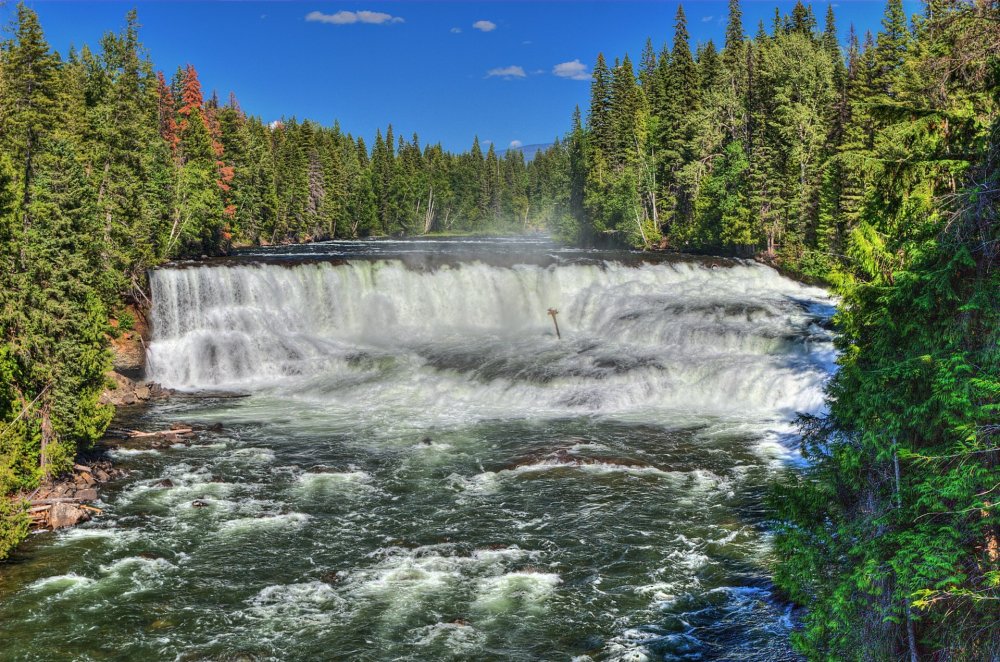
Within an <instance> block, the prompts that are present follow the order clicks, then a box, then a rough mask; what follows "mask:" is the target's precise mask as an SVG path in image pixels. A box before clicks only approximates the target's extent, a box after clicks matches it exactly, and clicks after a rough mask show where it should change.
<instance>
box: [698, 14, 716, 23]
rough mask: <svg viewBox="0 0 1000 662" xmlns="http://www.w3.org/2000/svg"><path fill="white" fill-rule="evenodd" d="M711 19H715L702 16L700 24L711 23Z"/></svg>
mask: <svg viewBox="0 0 1000 662" xmlns="http://www.w3.org/2000/svg"><path fill="white" fill-rule="evenodd" d="M713 18H715V17H714V16H702V17H701V22H702V23H708V22H709V21H711V20H712V19H713Z"/></svg>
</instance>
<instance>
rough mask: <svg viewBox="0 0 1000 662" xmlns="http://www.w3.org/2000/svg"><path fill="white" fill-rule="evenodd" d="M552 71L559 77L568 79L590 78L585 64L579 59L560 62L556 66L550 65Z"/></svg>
mask: <svg viewBox="0 0 1000 662" xmlns="http://www.w3.org/2000/svg"><path fill="white" fill-rule="evenodd" d="M552 73H553V74H555V75H556V76H559V77H560V78H569V79H570V80H590V73H589V72H588V71H587V65H585V64H584V63H583V62H580V60H571V61H570V62H560V63H559V64H557V65H556V66H554V67H552Z"/></svg>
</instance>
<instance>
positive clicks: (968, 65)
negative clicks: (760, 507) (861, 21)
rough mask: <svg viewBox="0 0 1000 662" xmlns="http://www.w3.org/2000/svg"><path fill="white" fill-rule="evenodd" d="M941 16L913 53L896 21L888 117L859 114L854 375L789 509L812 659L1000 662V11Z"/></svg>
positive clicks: (881, 99) (890, 15)
mask: <svg viewBox="0 0 1000 662" xmlns="http://www.w3.org/2000/svg"><path fill="white" fill-rule="evenodd" d="M938 10H939V11H936V12H935V13H934V14H933V15H932V17H931V18H929V19H927V22H926V23H923V24H921V25H920V26H919V29H918V31H917V35H916V41H912V40H911V36H910V35H909V33H908V32H907V31H906V30H905V20H903V19H901V5H900V3H898V2H896V1H895V0H893V1H891V2H890V3H889V6H888V8H887V12H886V20H885V22H884V25H885V32H884V33H882V34H880V35H879V42H878V43H879V47H878V49H881V50H880V51H879V52H877V53H876V54H877V55H878V57H876V58H873V60H872V62H873V63H875V65H876V68H875V70H874V71H875V73H876V74H877V76H876V77H874V78H873V80H875V81H876V82H877V87H876V88H873V90H872V92H871V93H872V95H873V98H874V99H875V101H877V102H878V104H880V105H879V106H878V107H877V108H876V107H873V106H872V105H868V106H867V107H862V106H861V104H860V103H859V104H857V105H856V106H855V109H856V111H857V113H858V114H864V116H865V127H864V130H863V131H858V132H857V133H856V135H858V136H863V135H864V132H865V131H868V130H871V132H872V133H871V134H870V136H869V138H868V139H867V140H865V141H863V144H864V143H865V142H866V143H867V144H868V145H869V147H868V150H867V151H868V158H867V163H866V165H865V168H866V170H867V172H866V173H865V177H866V178H867V179H868V180H869V181H870V184H869V185H868V186H867V187H866V190H865V193H864V196H863V198H862V200H861V203H860V205H859V206H858V209H857V216H856V220H855V221H852V222H850V223H848V227H849V237H848V239H847V244H846V251H847V255H848V258H849V262H848V265H849V266H850V269H851V271H850V272H849V273H843V272H842V273H843V277H842V279H841V281H840V283H841V287H840V289H841V292H842V294H843V297H844V301H843V304H842V306H841V310H840V313H839V315H838V321H839V325H840V329H841V336H840V338H839V340H838V343H839V347H840V350H841V355H840V359H839V363H840V371H839V372H838V373H837V375H836V376H835V378H834V379H833V380H832V381H831V383H830V385H829V407H830V411H829V415H828V416H826V417H825V418H823V419H806V420H804V421H803V426H802V427H803V433H804V436H803V453H804V455H805V456H806V457H807V458H808V459H809V460H810V465H809V468H808V469H807V470H806V472H805V475H804V476H799V477H792V478H789V479H788V480H789V483H787V484H784V485H781V486H779V487H777V488H776V489H775V493H774V495H773V496H774V498H773V504H774V507H775V509H776V512H777V513H778V522H777V527H778V530H777V535H776V538H775V546H776V549H777V552H778V558H779V559H780V563H779V564H777V565H776V566H775V580H776V582H777V583H778V585H779V586H781V587H782V588H783V589H784V590H785V591H786V592H787V593H788V595H789V596H790V597H791V598H792V599H793V600H795V601H797V602H800V603H803V604H807V605H808V606H809V611H808V613H807V615H806V617H805V623H804V627H803V628H802V630H801V631H799V632H798V633H796V644H797V646H798V647H799V649H800V650H801V651H802V652H803V653H805V654H806V655H807V656H808V657H809V658H811V659H954V660H987V659H995V658H996V657H997V656H998V655H1000V639H998V636H997V630H996V623H997V618H998V614H1000V607H998V604H1000V583H998V581H997V580H998V577H1000V510H998V508H997V497H998V496H1000V495H998V494H997V486H998V485H1000V451H998V447H1000V444H998V440H1000V436H998V428H997V425H996V421H997V414H998V412H1000V271H998V270H997V246H998V245H1000V222H998V221H1000V219H998V210H1000V195H998V193H997V191H998V190H1000V175H998V172H1000V169H998V167H997V166H998V164H1000V120H998V119H997V109H998V105H1000V87H998V86H997V79H996V78H991V77H989V76H987V75H985V73H986V72H985V71H984V70H985V69H986V62H984V61H983V59H982V57H981V54H982V53H985V52H988V51H989V50H990V49H989V48H988V47H986V45H987V44H990V43H997V39H998V38H1000V30H998V29H997V28H996V27H994V26H996V21H997V18H998V17H997V15H996V12H995V9H994V10H990V9H989V8H985V9H983V8H977V7H971V6H958V7H952V8H951V9H949V10H944V9H942V8H940V7H938ZM983 11H987V12H990V11H991V12H992V13H986V14H983V13H982V12H983ZM932 53H933V55H932ZM901 69H902V70H906V69H909V70H911V71H917V70H919V71H922V72H923V74H922V75H923V76H924V80H923V81H922V82H921V81H919V80H918V79H916V78H909V79H907V80H905V81H904V80H903V77H902V76H901ZM932 72H933V73H932ZM931 89H935V90H937V92H938V94H937V96H934V95H930V94H928V91H929V90H931ZM942 91H944V92H945V93H944V94H941V93H940V92H942ZM988 93H992V94H993V99H992V100H990V99H989V98H988V96H987V94H988ZM970 97H971V98H977V99H978V100H979V102H978V104H977V106H976V110H975V112H972V113H970V112H968V110H969V107H968V106H965V104H964V102H962V99H965V98H970ZM890 101H891V103H890ZM956 103H957V107H956ZM904 109H905V112H902V111H903V110H904ZM945 117H947V118H948V119H947V120H945V119H944V118H945ZM990 123H992V128H991V127H990ZM852 149H855V150H857V149H858V147H857V145H855V147H853V148H852ZM959 155H961V158H959V157H958V156H959ZM959 182H960V183H962V185H964V190H956V189H957V188H958V186H957V184H958V183H959ZM852 185H853V184H852ZM807 255H808V253H807ZM800 264H801V265H804V264H806V263H805V261H803V262H802V263H800Z"/></svg>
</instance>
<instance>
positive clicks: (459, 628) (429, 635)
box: [410, 623, 486, 655]
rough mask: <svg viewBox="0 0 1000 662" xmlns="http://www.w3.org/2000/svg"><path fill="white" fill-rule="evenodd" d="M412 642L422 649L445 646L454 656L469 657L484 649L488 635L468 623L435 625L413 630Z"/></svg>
mask: <svg viewBox="0 0 1000 662" xmlns="http://www.w3.org/2000/svg"><path fill="white" fill-rule="evenodd" d="M410 642H411V645H413V646H418V647H421V648H427V647H431V646H434V647H439V646H444V647H445V648H446V649H447V650H448V652H449V653H450V654H452V655H460V654H467V655H468V654H472V653H473V652H474V651H480V650H481V649H482V646H483V644H485V643H486V634H485V633H483V632H481V631H479V630H477V629H476V628H475V627H473V626H471V625H468V624H466V623H435V624H434V625H427V626H425V627H421V628H416V629H415V630H413V631H412V633H411V639H410Z"/></svg>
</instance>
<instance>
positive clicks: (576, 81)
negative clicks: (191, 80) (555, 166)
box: [0, 0, 918, 150]
mask: <svg viewBox="0 0 1000 662" xmlns="http://www.w3.org/2000/svg"><path fill="white" fill-rule="evenodd" d="M28 4H29V5H30V6H31V7H32V8H34V9H35V11H37V12H38V14H39V17H40V20H41V23H42V27H43V28H44V29H45V32H46V37H47V38H48V40H49V43H50V44H52V46H53V47H54V48H55V49H57V50H59V51H60V52H62V53H65V52H66V50H67V49H68V47H69V46H70V45H71V44H75V45H76V46H81V45H82V44H84V43H87V44H90V45H91V46H94V45H96V44H97V41H98V39H99V37H100V35H101V34H102V33H103V32H104V31H106V30H109V29H114V30H118V29H120V28H121V26H122V24H123V22H124V15H125V12H126V11H127V10H128V9H129V8H130V7H132V6H137V8H138V10H139V20H140V23H141V24H142V26H143V27H142V30H141V38H142V41H143V43H144V44H145V46H146V48H147V49H148V50H149V52H150V54H151V56H152V58H153V62H154V64H155V65H156V66H157V68H159V69H163V70H164V71H165V72H166V73H167V75H168V78H169V76H170V75H171V73H172V72H173V71H174V70H175V69H176V68H177V67H178V66H180V65H184V64H186V63H188V62H190V63H191V64H193V65H194V66H195V68H197V69H198V71H199V73H200V76H201V81H202V86H203V88H204V89H205V90H206V93H207V92H209V91H211V90H213V89H214V90H217V91H218V92H219V94H220V96H222V97H223V98H225V97H226V96H228V93H229V91H230V90H231V91H233V92H235V93H236V95H237V97H238V98H239V100H240V103H241V105H242V107H243V108H244V110H246V111H247V112H248V113H251V114H254V115H260V116H261V117H263V118H264V119H265V120H267V121H270V120H274V119H278V118H280V117H282V116H293V115H294V116H296V117H298V118H300V119H304V118H308V119H312V120H315V121H318V122H321V123H323V124H332V123H333V121H334V119H339V120H340V123H341V126H342V127H343V128H344V130H345V131H350V132H352V133H354V134H355V135H362V136H365V137H366V139H367V138H369V137H370V136H372V135H374V133H375V129H376V127H385V126H386V125H387V124H388V123H390V122H391V123H392V124H393V127H394V129H395V130H396V131H397V133H403V134H405V135H407V136H409V135H410V134H412V133H413V132H414V131H416V132H418V133H419V135H420V138H421V141H422V142H423V143H428V142H439V141H440V142H441V143H443V145H444V146H445V147H446V148H448V149H452V150H463V149H466V148H468V146H469V145H470V144H471V142H472V138H473V136H475V135H478V136H479V138H480V140H482V141H484V142H486V141H492V142H494V143H495V144H496V145H497V147H498V148H506V147H507V146H508V145H510V144H511V142H512V141H518V142H520V143H522V144H532V143H545V142H550V141H551V140H552V139H553V137H555V136H556V135H559V134H562V133H564V132H565V131H566V129H567V128H568V126H569V122H570V117H571V114H572V112H573V107H574V106H575V105H577V104H579V105H580V106H581V108H584V109H585V108H586V105H587V102H588V94H589V82H588V80H589V79H588V78H587V74H589V72H590V69H591V66H592V65H593V62H594V59H595V58H596V57H597V53H598V52H599V51H603V52H604V53H605V55H606V56H607V57H608V58H609V60H613V59H614V57H616V56H620V55H622V54H624V53H626V52H628V53H629V54H630V55H631V56H632V57H633V59H637V58H638V56H639V53H640V51H641V50H642V46H643V44H644V43H645V40H646V37H647V36H649V37H652V39H653V43H654V44H655V45H656V46H657V48H659V46H660V45H661V44H662V43H664V42H667V43H669V41H670V37H671V35H672V34H673V23H674V14H675V12H676V10H677V3H676V1H666V2H652V1H647V2H567V1H562V2H529V1H519V2H489V3H487V2H481V3H480V2H457V1H453V2H368V1H367V0H364V1H360V0H359V1H358V2H339V1H337V2H319V1H316V2H208V3H199V2H132V3H119V2H54V1H53V2H48V1H40V0H34V1H29V2H28ZM792 4H793V3H792V2H787V1H782V2H774V1H773V0H750V1H748V0H744V2H743V12H744V27H745V29H746V31H747V32H748V33H750V34H753V33H754V32H756V26H757V22H758V20H760V19H764V20H765V22H766V23H767V24H768V25H770V20H771V17H772V16H773V13H774V7H775V5H777V6H779V7H781V8H782V11H783V12H785V11H787V10H789V9H790V7H791V6H792ZM883 6H884V3H883V2H882V1H881V0H875V1H871V2H867V1H857V0H853V1H850V0H848V1H845V0H839V2H836V3H834V7H835V11H836V13H837V17H838V26H839V28H840V31H841V33H842V36H844V35H846V33H847V27H848V25H849V24H850V23H852V22H853V23H854V24H855V26H856V27H857V28H858V29H859V32H862V33H863V31H864V30H865V29H868V28H871V29H872V30H877V29H878V27H879V21H880V19H881V15H882V10H883ZM684 8H685V12H686V13H687V16H688V24H689V31H690V33H691V37H692V42H693V43H695V42H698V41H707V40H708V39H714V40H715V41H716V44H717V45H721V42H722V40H723V39H722V35H723V31H724V29H725V20H726V2H725V1H721V2H717V1H697V2H692V1H688V2H685V3H684ZM917 9H918V6H917V5H916V4H912V3H907V11H908V12H910V13H912V12H914V11H916V10H917ZM0 11H4V12H7V13H9V12H10V11H11V5H8V6H7V7H6V8H5V9H3V10H0ZM814 11H815V12H816V14H817V16H818V18H819V20H820V22H822V18H823V15H824V14H825V12H826V3H825V2H823V3H815V4H814ZM560 65H562V66H560Z"/></svg>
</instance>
